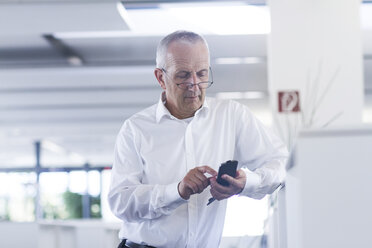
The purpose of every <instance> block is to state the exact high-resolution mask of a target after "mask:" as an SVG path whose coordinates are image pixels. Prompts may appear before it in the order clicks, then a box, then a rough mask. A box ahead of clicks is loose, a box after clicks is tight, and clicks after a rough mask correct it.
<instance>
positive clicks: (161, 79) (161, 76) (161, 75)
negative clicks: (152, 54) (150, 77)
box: [154, 68, 166, 90]
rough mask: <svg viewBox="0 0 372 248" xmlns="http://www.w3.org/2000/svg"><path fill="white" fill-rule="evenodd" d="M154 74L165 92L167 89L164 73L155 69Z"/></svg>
mask: <svg viewBox="0 0 372 248" xmlns="http://www.w3.org/2000/svg"><path fill="white" fill-rule="evenodd" d="M154 74H155V77H156V80H158V83H159V84H160V87H161V88H162V89H163V90H165V89H166V87H165V81H164V72H163V71H162V70H161V69H159V68H155V70H154Z"/></svg>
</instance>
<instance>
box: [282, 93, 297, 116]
mask: <svg viewBox="0 0 372 248" xmlns="http://www.w3.org/2000/svg"><path fill="white" fill-rule="evenodd" d="M278 101H279V112H300V97H299V93H298V91H279V92H278Z"/></svg>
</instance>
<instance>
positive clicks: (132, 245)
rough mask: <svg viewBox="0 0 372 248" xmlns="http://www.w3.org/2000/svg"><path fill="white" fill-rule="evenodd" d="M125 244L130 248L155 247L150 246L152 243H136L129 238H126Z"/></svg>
mask: <svg viewBox="0 0 372 248" xmlns="http://www.w3.org/2000/svg"><path fill="white" fill-rule="evenodd" d="M125 245H126V246H127V247H129V248H155V247H153V246H150V245H141V244H137V243H134V242H132V241H129V240H126V241H125Z"/></svg>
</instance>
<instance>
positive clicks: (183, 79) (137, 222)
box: [109, 31, 287, 248]
mask: <svg viewBox="0 0 372 248" xmlns="http://www.w3.org/2000/svg"><path fill="white" fill-rule="evenodd" d="M156 66H157V68H156V69H155V77H156V79H157V81H158V82H159V84H160V87H161V88H162V89H163V93H162V95H161V97H160V99H159V102H158V103H157V104H155V105H153V106H151V107H149V108H147V109H145V110H143V111H141V112H139V113H137V114H135V115H133V116H132V117H130V118H129V119H127V120H126V121H125V122H124V124H123V126H122V128H121V130H120V133H119V135H118V137H117V141H116V148H115V159H114V165H113V168H112V181H111V186H110V192H109V204H110V207H111V210H112V211H113V213H114V214H115V215H116V216H117V217H118V218H120V219H121V220H122V221H123V224H122V227H121V230H120V233H119V237H120V239H122V242H121V244H120V245H119V247H170V248H181V247H195V248H202V247H203V248H205V247H211V248H217V247H218V246H219V243H220V239H221V235H222V230H223V225H224V218H225V212H226V200H225V199H226V198H229V197H230V196H232V195H236V194H239V195H244V196H248V197H252V198H255V199H260V198H262V197H264V196H265V195H266V194H269V193H272V192H273V191H274V190H275V189H276V188H277V187H278V186H279V185H280V184H281V183H282V182H283V179H284V175H285V169H284V163H285V160H286V158H287V151H286V148H285V147H284V145H283V144H282V143H281V142H280V141H279V140H278V139H277V137H276V136H274V135H273V134H271V132H270V131H269V130H268V129H266V128H265V127H264V126H263V125H262V124H261V123H260V122H259V121H258V120H257V119H256V118H255V117H254V116H253V115H252V114H251V112H250V111H249V110H248V108H247V107H245V106H243V105H241V104H239V103H237V102H234V101H228V100H223V101H222V100H216V99H213V98H208V97H206V96H205V93H206V89H207V88H208V87H210V86H211V85H212V83H213V77H212V71H211V68H210V58H209V50H208V45H207V42H206V41H205V39H204V38H203V37H202V36H200V35H198V34H196V33H193V32H187V31H177V32H174V33H171V34H169V35H168V36H166V37H165V38H163V39H162V40H161V42H160V43H159V45H158V49H157V54H156ZM227 83H228V82H227ZM231 159H234V160H237V161H238V162H239V165H238V171H237V173H236V176H235V177H231V176H228V175H226V174H225V175H224V176H223V178H224V179H225V180H226V181H228V182H229V185H228V186H223V185H221V184H219V183H218V182H217V181H216V176H217V170H218V168H219V166H220V164H221V163H223V162H225V161H227V160H231ZM207 188H208V189H209V190H208V189H207ZM211 197H214V198H215V199H217V201H215V202H213V203H212V204H210V205H208V206H207V203H208V199H210V198H211Z"/></svg>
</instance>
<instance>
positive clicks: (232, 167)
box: [217, 160, 238, 186]
mask: <svg viewBox="0 0 372 248" xmlns="http://www.w3.org/2000/svg"><path fill="white" fill-rule="evenodd" d="M237 167H238V161H236V160H228V161H226V162H225V163H222V164H221V166H220V168H219V169H218V176H217V182H218V183H219V184H221V185H223V186H229V182H227V181H226V180H224V179H222V178H221V176H222V175H223V174H227V175H229V176H231V177H234V178H235V176H236V169H237Z"/></svg>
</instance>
